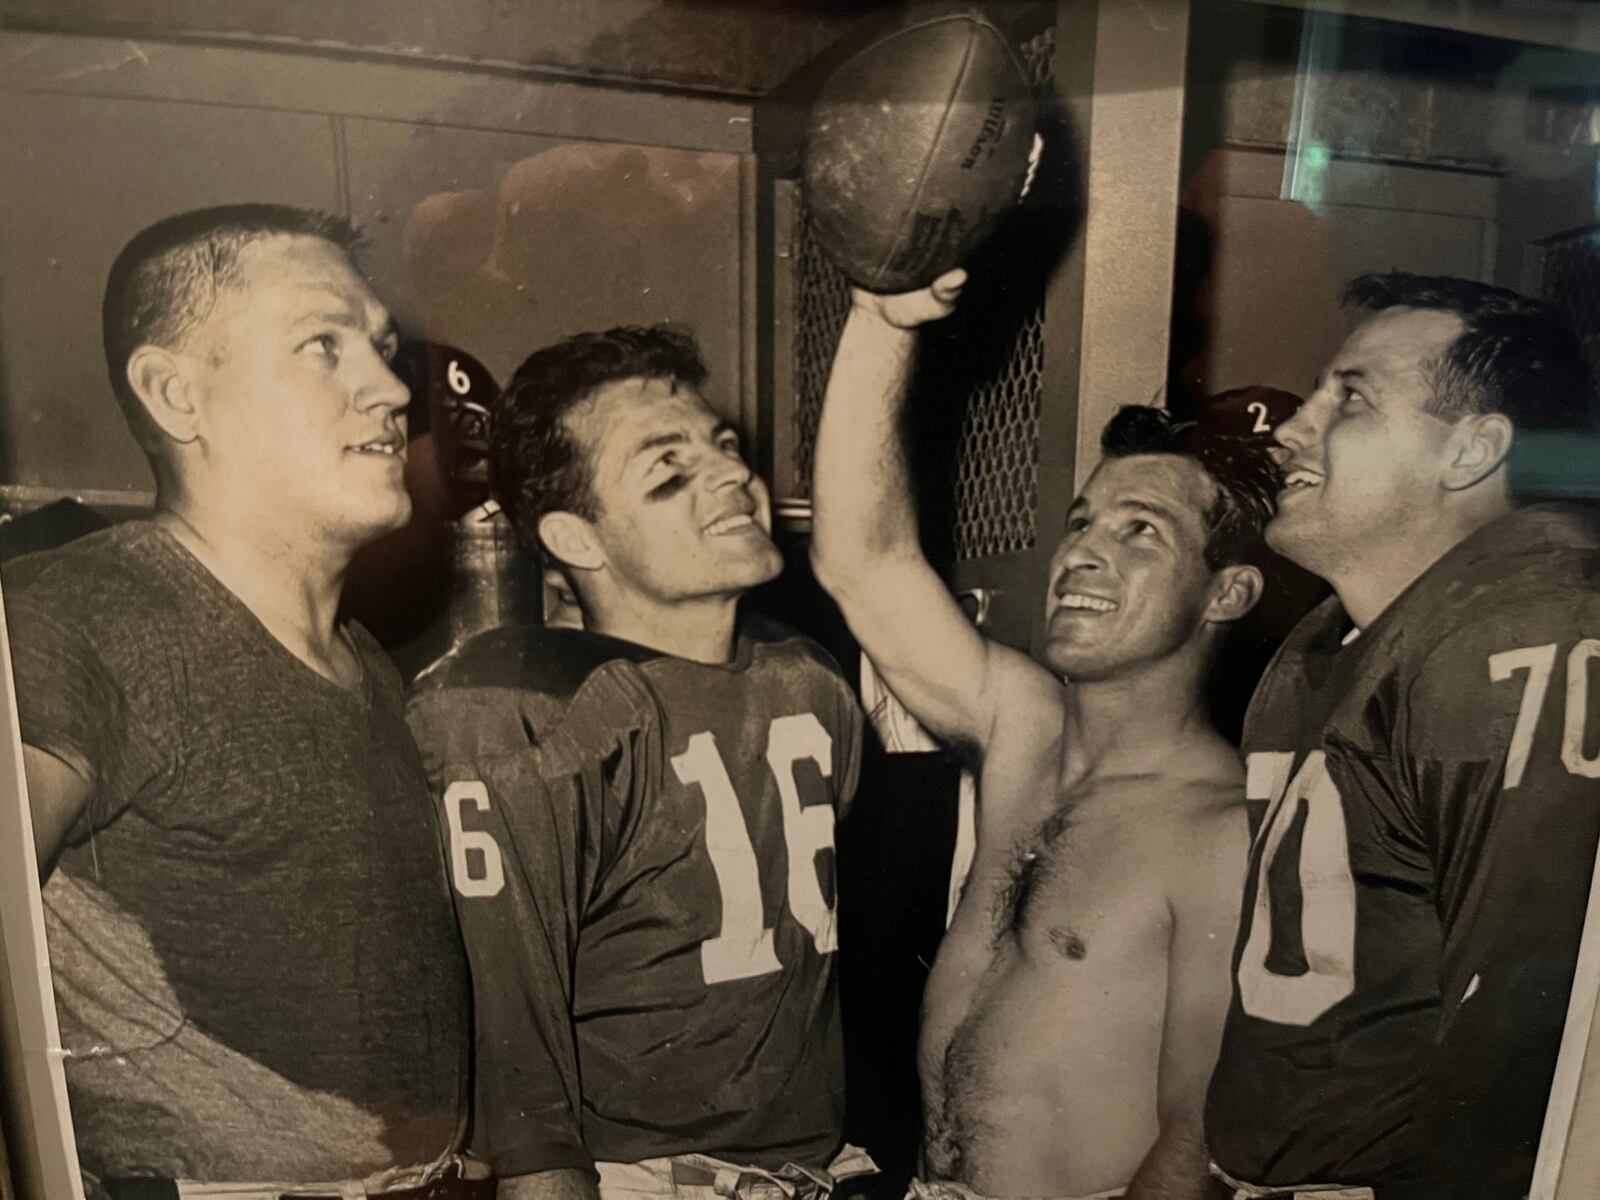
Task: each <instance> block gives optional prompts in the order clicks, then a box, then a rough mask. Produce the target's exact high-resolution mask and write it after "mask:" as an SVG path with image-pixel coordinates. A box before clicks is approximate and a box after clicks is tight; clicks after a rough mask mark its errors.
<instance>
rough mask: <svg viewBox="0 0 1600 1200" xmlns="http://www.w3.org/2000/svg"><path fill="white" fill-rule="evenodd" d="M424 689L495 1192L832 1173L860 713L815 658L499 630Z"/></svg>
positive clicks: (785, 639) (422, 732)
mask: <svg viewBox="0 0 1600 1200" xmlns="http://www.w3.org/2000/svg"><path fill="white" fill-rule="evenodd" d="M419 685H420V686H419V688H418V690H417V691H416V692H415V693H414V695H413V698H412V701H411V705H410V717H411V721H412V727H413V730H414V731H415V732H416V734H417V738H418V742H419V744H420V745H421V746H422V748H423V753H424V757H425V759H426V761H427V766H428V771H429V775H430V777H431V779H432V782H433V784H434V787H435V790H436V793H437V795H438V796H439V798H440V801H441V803H442V804H443V806H444V815H445V819H446V821H447V822H448V825H449V829H450V832H451V836H452V839H453V851H452V870H453V874H454V880H455V886H456V891H457V894H458V896H459V897H460V900H459V910H460V913H461V920H462V927H463V930H464V933H465V936H466V939H467V946H468V952H469V954H470V956H471V959H472V967H473V973H474V979H475V1012H476V1018H477V1048H478V1054H477V1075H476V1079H477V1084H476V1097H477V1103H476V1122H475V1130H476V1132H475V1135H474V1147H475V1149H477V1150H478V1151H479V1152H480V1153H481V1154H482V1155H483V1156H484V1157H486V1158H487V1159H488V1160H489V1161H490V1162H491V1164H492V1165H493V1166H494V1167H495V1169H496V1171H497V1172H498V1173H499V1174H501V1175H502V1176H515V1175H522V1174H528V1173H531V1172H536V1171H543V1170H550V1169H554V1168H560V1167H576V1168H580V1169H582V1168H587V1167H590V1166H591V1165H592V1163H593V1162H595V1161H614V1162H633V1161H638V1160H640V1159H644V1158H650V1157H656V1156H661V1155H670V1154H676V1153H683V1152H691V1151H698V1152H703V1153H709V1154H714V1155H717V1156H719V1157H723V1158H727V1159H730V1160H735V1161H740V1162H750V1163H754V1164H757V1165H762V1166H774V1167H775V1166H781V1165H782V1164H783V1163H785V1162H791V1161H792V1162H795V1163H798V1164H800V1165H802V1166H809V1167H822V1166H826V1165H827V1163H828V1161H829V1160H830V1159H831V1157H832V1156H833V1154H834V1153H835V1152H836V1150H837V1149H838V1146H839V1144H840V1141H841V1128H842V1116H843V1113H842V1108H843V1100H844V1086H843V1061H842V1050H841V1042H840V1031H839V1010H838V999H837V995H836V985H835V978H834V965H833V964H834V958H835V955H834V949H835V944H836V932H835V919H834V910H835V904H834V900H835V897H834V887H835V869H834V867H835V864H834V854H833V829H834V820H835V814H836V812H837V811H838V810H839V809H840V808H841V807H842V806H843V805H844V804H845V803H846V802H847V801H848V800H849V798H850V796H851V793H852V791H853V790H854V787H855V782H856V776H857V771H858V756H859V744H860V736H861V735H860V730H861V717H860V712H859V709H858V707H857V705H856V703H855V699H854V696H853V694H852V693H851V692H850V690H849V688H848V686H847V685H846V684H845V683H844V681H843V680H842V678H841V677H840V676H839V673H838V671H837V669H836V668H835V667H834V666H833V664H832V663H831V662H830V661H829V660H828V659H827V658H826V656H825V654H824V653H823V652H822V651H821V650H819V649H818V648H817V647H816V646H814V645H813V644H811V643H810V642H808V641H806V640H804V639H802V638H800V637H797V636H795V635H794V634H792V633H790V632H789V631H787V630H784V629H781V628H776V627H771V626H766V625H762V624H757V623H756V622H755V621H752V620H746V621H745V622H744V623H743V626H742V630H741V633H740V636H739V638H738V641H737V646H736V652H735V655H734V658H733V660H732V661H731V662H730V663H728V664H726V665H706V664H701V663H695V662H690V661H687V660H684V659H681V658H676V657H672V656H670V655H664V654H658V653H655V652H652V651H648V650H645V649H643V648H641V647H638V646H635V645H632V644H629V643H626V642H621V641H616V640H613V639H610V638H604V637H599V636H596V635H593V634H583V633H573V632H544V631H539V630H533V631H529V630H496V631H491V632H489V633H486V634H482V635H480V636H479V637H478V638H476V639H474V640H473V641H471V642H469V643H467V644H466V645H465V646H464V647H462V648H461V649H460V650H459V651H457V652H456V653H455V654H454V655H453V656H452V657H450V658H448V659H446V660H444V661H443V662H441V664H439V666H437V667H436V668H435V669H433V670H432V671H430V672H429V673H428V674H427V675H426V676H425V677H424V678H423V679H422V680H420V681H419Z"/></svg>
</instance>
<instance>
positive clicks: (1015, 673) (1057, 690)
mask: <svg viewBox="0 0 1600 1200" xmlns="http://www.w3.org/2000/svg"><path fill="white" fill-rule="evenodd" d="M987 650H988V655H989V681H990V682H989V686H990V688H991V694H992V696H993V699H994V705H995V708H994V738H993V743H998V744H1004V743H1006V742H1015V741H1019V740H1022V741H1030V742H1031V741H1034V740H1036V739H1038V738H1040V737H1043V738H1047V739H1049V740H1052V741H1053V740H1054V739H1055V738H1056V737H1058V736H1059V735H1060V732H1061V725H1062V718H1063V717H1064V716H1065V713H1066V704H1067V688H1066V685H1065V684H1063V683H1062V682H1061V680H1060V679H1058V678H1057V677H1056V676H1055V675H1054V674H1052V673H1051V672H1050V671H1049V670H1047V669H1046V668H1044V667H1042V666H1040V665H1039V664H1038V663H1037V662H1035V661H1034V660H1033V659H1031V658H1029V657H1028V656H1027V655H1026V654H1024V653H1022V652H1021V651H1020V650H1013V649H1012V648H1011V647H1010V646H1007V645H1005V644H1003V643H1001V642H996V641H989V642H987ZM993 743H992V744H993ZM991 748H992V746H991Z"/></svg>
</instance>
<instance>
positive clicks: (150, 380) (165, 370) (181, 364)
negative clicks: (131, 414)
mask: <svg viewBox="0 0 1600 1200" xmlns="http://www.w3.org/2000/svg"><path fill="white" fill-rule="evenodd" d="M189 365H190V364H189V363H188V362H187V361H186V360H185V358H184V356H183V355H181V354H178V353H177V352H175V351H172V350H168V349H167V348H166V347H164V346H151V345H144V346H140V347H139V348H138V349H137V350H135V351H134V352H133V353H132V354H131V355H129V356H128V386H130V387H131V388H132V389H133V394H134V395H136V396H138V397H139V403H140V404H142V405H144V410H145V412H147V413H149V414H150V419H151V420H152V421H154V422H155V423H156V425H157V426H159V427H160V429H161V431H162V432H163V433H165V434H166V435H167V436H168V437H169V438H171V439H172V440H173V441H175V442H184V443H187V442H192V441H194V440H195V438H197V437H199V436H200V429H199V425H200V405H199V403H198V401H199V392H198V389H197V388H196V386H195V382H194V380H193V379H192V378H191V377H190V373H189V370H188V367H189Z"/></svg>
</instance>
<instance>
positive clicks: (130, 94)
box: [0, 31, 756, 505]
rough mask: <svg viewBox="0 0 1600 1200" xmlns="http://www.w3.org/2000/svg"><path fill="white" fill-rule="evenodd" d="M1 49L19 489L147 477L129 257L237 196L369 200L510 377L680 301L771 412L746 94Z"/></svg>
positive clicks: (366, 221) (381, 257) (0, 344)
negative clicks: (757, 329)
mask: <svg viewBox="0 0 1600 1200" xmlns="http://www.w3.org/2000/svg"><path fill="white" fill-rule="evenodd" d="M0 61H4V62H5V63H7V64H8V69H7V70H5V71H4V72H0V156H3V161H5V162H6V163H7V164H8V168H7V170H6V171H5V172H4V173H3V175H0V484H4V485H8V486H9V488H10V491H9V493H8V494H9V495H10V496H11V498H12V499H13V501H15V500H16V499H17V498H18V497H19V496H20V497H21V498H23V499H28V498H30V497H32V498H34V499H38V498H43V497H45V496H48V495H53V494H57V493H59V492H63V491H74V492H78V493H80V494H84V495H85V496H86V498H89V499H91V500H103V501H111V502H116V501H118V500H122V501H125V502H127V503H129V504H134V505H137V504H138V503H139V502H140V500H141V498H142V497H144V496H146V495H147V494H148V489H149V487H150V479H149V474H148V470H147V468H146V466H145V464H144V461H143V458H142V456H141V455H140V453H139V452H138V450H137V448H136V447H135V446H134V444H133V442H132V440H131V438H129V436H128V434H127V432H126V428H125V426H124V423H123V421H122V417H121V414H120V412H119V411H118V409H117V408H116V405H115V402H114V400H113V399H112V396H111V392H110V387H109V384H108V383H107V381H106V378H105V369H104V364H103V360H102V357H101V350H100V333H99V304H100V292H101V288H102V286H103V282H104V276H105V271H106V268H107V267H108V266H109V264H110V261H111V259H112V257H113V256H114V255H115V253H116V251H117V250H118V249H120V247H121V246H122V244H123V243H124V242H125V241H126V240H127V238H128V237H129V236H130V235H131V234H132V233H133V232H135V231H136V230H137V229H138V228H140V227H141V226H143V225H145V224H147V223H149V222H150V221H152V220H154V219H156V218H158V217H160V216H164V215H167V214H169V213H172V212H176V211H180V210H182V209H185V208H193V207H197V206H200V205H205V204H213V203H221V202H225V201H238V200H247V199H248V200H272V201H280V202H284V203H292V204H302V205H310V206H316V207H322V208H328V209H332V210H334V211H337V212H342V213H345V214H347V215H349V216H351V217H353V218H354V219H355V220H356V221H357V222H358V223H360V224H361V225H363V226H364V227H365V229H366V232H367V235H368V243H369V244H368V247H367V249H366V251H365V253H364V255H363V262H364V265H365V266H366V267H367V269H368V270H369V271H370V273H371V274H372V276H373V278H374V280H375V282H376V283H377V286H378V288H379V290H380V292H381V294H382V295H383V296H384V298H385V299H386V300H388V301H389V302H390V303H391V305H392V306H393V307H394V309H395V311H396V315H397V317H398V318H399V319H400V321H401V323H402V326H403V328H404V329H405V330H406V332H408V333H412V334H416V335H421V336H426V337H429V338H430V339H433V340H444V341H448V342H450V343H452V344H455V345H458V346H460V347H461V348H462V349H465V350H467V351H468V352H470V353H472V354H474V355H476V356H477V357H479V358H481V359H482V360H483V361H484V362H485V363H486V364H487V365H488V366H489V367H490V369H491V371H493V372H494V373H495V374H496V375H497V376H498V377H499V378H500V379H501V380H504V379H505V378H506V376H508V375H509V373H510V372H511V371H512V370H513V369H514V368H515V366H516V365H517V363H518V362H520V361H521V359H522V358H523V357H524V356H525V355H526V354H527V353H528V352H529V351H531V350H532V349H534V348H535V347H537V346H539V345H542V344H544V343H546V342H548V341H550V340H553V339H555V338H557V337H560V336H564V335H565V334H568V333H572V332H575V331H577V330H578V329H582V328H588V327H593V326H595V325H602V324H612V323H625V322H648V321H655V320H665V319H671V320H676V321H679V322H681V323H683V324H686V325H688V326H689V327H691V328H692V329H693V330H694V331H695V332H696V333H697V334H698V335H699V336H700V338H701V342H702V346H703V348H704V350H705V351H706V355H707V358H708V360H709V362H710V363H711V366H712V381H711V384H710V387H709V398H710V399H711V400H712V402H713V403H714V404H716V405H717V406H718V407H719V408H721V409H722V410H723V411H725V412H727V413H728V414H729V415H730V416H733V417H735V418H738V419H741V420H746V421H749V420H752V419H753V417H754V404H755V399H754V387H753V384H752V380H753V378H754V374H755V364H754V355H755V338H754V335H753V328H754V322H755V319H756V318H755V305H754V303H753V302H752V298H751V294H752V289H753V286H754V283H753V274H752V271H751V269H750V267H749V264H750V263H751V261H752V260H753V257H754V254H753V249H752V246H753V238H754V229H753V219H752V217H751V213H752V211H753V199H752V187H753V184H752V178H753V172H752V164H753V157H752V155H751V153H750V146H749V129H750V120H749V108H748V105H746V104H745V103H743V102H741V101H736V100H728V99H717V98H707V97H703V96H685V95H668V94H664V93H652V92H649V91H645V90H640V89H634V88H629V89H623V88H619V87H615V86H608V85H601V84H576V83H568V82H560V81H551V80H544V79H540V80H534V79H527V78H509V77H507V76H505V75H503V74H497V73H494V72H473V71H467V70H454V69H449V68H440V67H429V66H423V65H412V64H404V65H399V64H394V63H377V62H355V61H340V60H338V59H336V58H333V57H330V56H328V55H327V54H322V53H315V52H308V51H305V50H297V51H295V52H285V51H281V50H264V49H260V48H253V47H245V46H221V45H208V46H201V45H192V44H176V43H170V42H130V41H112V40H108V39H101V38H93V37H73V36H62V35H50V34H30V33H21V32H15V31H12V32H0ZM19 488H20V489H21V490H20V491H19V490H18V489H19Z"/></svg>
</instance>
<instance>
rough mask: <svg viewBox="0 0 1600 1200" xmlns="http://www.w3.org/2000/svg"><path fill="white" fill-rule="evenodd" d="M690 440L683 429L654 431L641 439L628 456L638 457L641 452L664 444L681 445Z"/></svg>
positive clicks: (657, 448) (656, 448)
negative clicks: (668, 431) (665, 431)
mask: <svg viewBox="0 0 1600 1200" xmlns="http://www.w3.org/2000/svg"><path fill="white" fill-rule="evenodd" d="M688 440H689V438H688V436H687V435H686V434H684V433H683V432H681V431H674V432H672V433H653V434H651V435H650V436H649V437H647V438H645V439H644V440H643V441H641V442H640V443H639V444H638V445H637V446H635V447H634V448H633V449H632V450H631V451H629V452H628V457H629V458H638V457H639V455H641V454H645V453H647V452H649V451H651V450H659V449H661V447H663V446H681V445H683V443H685V442H687V441H688Z"/></svg>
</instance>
